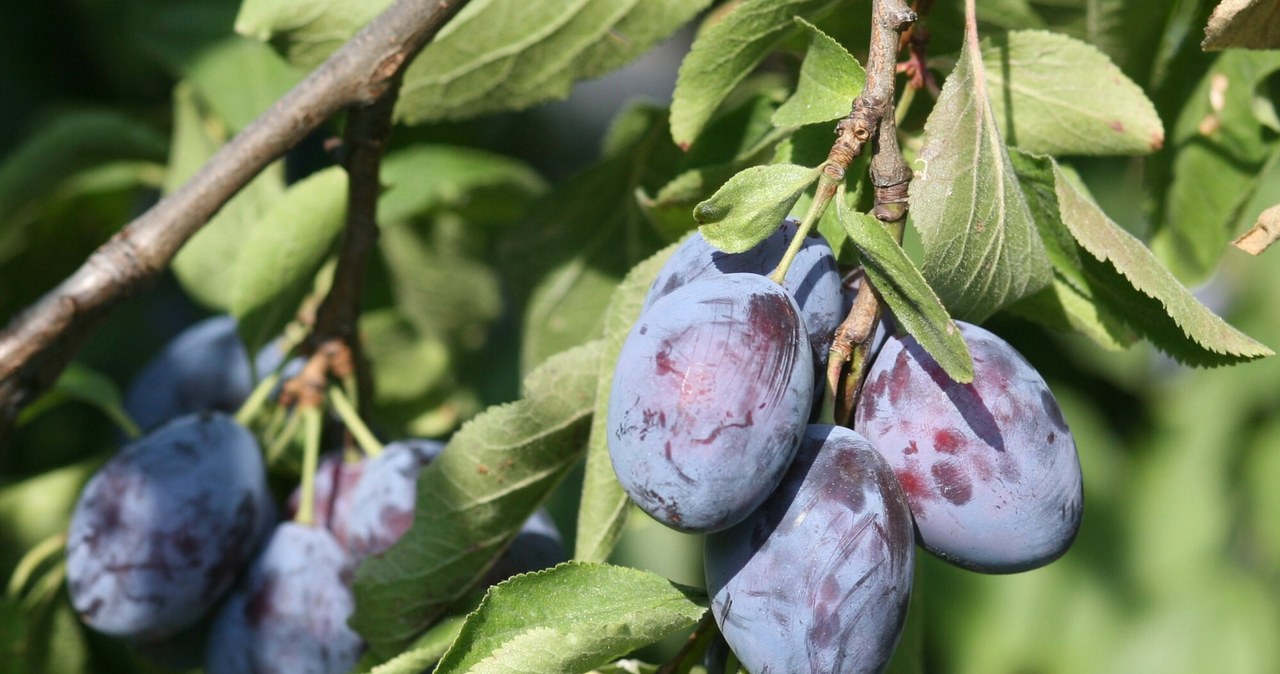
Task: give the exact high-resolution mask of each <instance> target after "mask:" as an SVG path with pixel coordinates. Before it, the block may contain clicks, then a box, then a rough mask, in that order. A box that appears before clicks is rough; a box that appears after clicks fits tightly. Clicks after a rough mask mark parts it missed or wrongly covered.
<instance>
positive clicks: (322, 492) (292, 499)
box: [285, 451, 365, 548]
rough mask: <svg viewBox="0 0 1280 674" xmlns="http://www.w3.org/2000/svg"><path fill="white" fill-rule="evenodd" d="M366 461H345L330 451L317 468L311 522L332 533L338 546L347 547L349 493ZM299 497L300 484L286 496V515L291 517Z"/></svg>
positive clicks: (358, 478)
mask: <svg viewBox="0 0 1280 674" xmlns="http://www.w3.org/2000/svg"><path fill="white" fill-rule="evenodd" d="M364 466H365V461H364V459H361V460H359V461H348V460H347V459H346V457H344V456H343V452H341V451H337V452H330V453H328V454H325V455H324V456H322V457H321V458H320V462H319V465H318V466H317V467H316V478H315V497H314V498H315V508H314V509H313V516H314V519H313V521H312V523H313V524H315V525H316V526H318V527H325V528H327V529H328V530H329V532H330V533H332V534H333V537H334V539H335V540H337V541H338V545H341V546H342V547H343V548H346V547H347V517H348V516H349V514H350V512H351V495H352V493H353V492H354V491H355V486H356V484H357V483H358V482H359V480H360V475H361V473H363V472H364ZM301 499H302V487H301V486H299V487H298V488H297V489H294V490H293V493H292V494H290V495H289V502H288V504H287V507H286V509H285V516H286V517H287V518H289V519H292V518H293V516H294V515H295V514H297V512H298V504H299V501H300V500H301Z"/></svg>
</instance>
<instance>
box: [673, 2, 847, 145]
mask: <svg viewBox="0 0 1280 674" xmlns="http://www.w3.org/2000/svg"><path fill="white" fill-rule="evenodd" d="M837 1H838V0H743V1H742V2H740V3H738V4H737V6H735V7H734V8H733V9H732V10H731V11H730V12H729V13H728V14H726V15H724V16H722V17H719V20H718V21H717V22H716V23H715V24H712V25H711V26H709V27H708V28H707V29H706V30H704V31H703V32H702V33H701V34H700V35H698V37H697V39H696V40H694V42H693V48H692V49H691V50H690V52H689V55H688V56H686V57H685V59H684V62H683V63H682V64H681V65H680V73H679V75H678V77H677V79H676V89H675V92H674V93H673V94H672V101H671V137H672V138H674V139H675V141H676V144H677V145H679V146H681V147H685V148H687V147H689V146H690V145H692V144H693V141H694V140H695V139H696V138H697V137H698V134H700V133H702V129H703V127H704V126H706V124H707V122H708V121H709V120H710V119H711V117H712V115H713V114H715V111H716V108H718V107H720V104H721V103H723V102H724V100H725V98H726V97H728V96H729V93H730V92H731V91H733V88H734V87H735V86H737V84H738V83H739V82H741V81H742V80H743V78H745V77H746V76H747V75H748V74H750V72H751V71H752V70H754V69H755V67H756V66H757V65H759V63H760V61H761V60H763V59H764V57H765V55H766V54H768V53H769V52H770V51H772V50H773V48H774V47H776V46H777V45H778V44H779V43H781V42H782V41H783V40H784V39H786V37H787V36H788V35H789V34H790V33H791V32H793V31H794V30H796V25H795V24H794V23H793V22H792V18H793V17H796V16H803V17H808V18H814V17H816V16H818V15H820V14H821V13H823V12H825V11H826V10H829V9H830V8H831V7H834V6H835V5H836V2H837Z"/></svg>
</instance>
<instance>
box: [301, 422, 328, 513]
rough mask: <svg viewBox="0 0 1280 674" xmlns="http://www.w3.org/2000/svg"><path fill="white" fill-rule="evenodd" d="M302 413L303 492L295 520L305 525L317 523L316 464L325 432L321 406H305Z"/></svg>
mask: <svg viewBox="0 0 1280 674" xmlns="http://www.w3.org/2000/svg"><path fill="white" fill-rule="evenodd" d="M300 414H301V415H302V425H303V429H302V494H301V498H299V499H298V512H297V514H295V515H294V516H293V521H294V522H297V523H298V524H301V525H303V526H308V527H309V526H311V525H312V524H315V512H316V464H318V463H319V460H320V459H319V457H320V436H321V434H322V433H323V432H324V418H323V412H322V411H321V410H320V408H319V407H304V408H303V409H302V410H301V412H300Z"/></svg>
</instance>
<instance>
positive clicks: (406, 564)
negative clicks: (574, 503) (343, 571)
mask: <svg viewBox="0 0 1280 674" xmlns="http://www.w3.org/2000/svg"><path fill="white" fill-rule="evenodd" d="M600 354H601V345H600V343H599V342H591V343H588V344H586V345H583V346H581V347H578V348H575V349H572V350H570V351H566V352H564V353H561V354H559V355H557V356H555V357H553V358H551V359H550V360H548V361H547V362H546V363H545V364H544V365H543V366H542V367H540V368H538V369H537V370H535V371H534V372H533V373H531V374H530V375H529V376H528V377H527V378H526V379H525V381H524V393H523V397H522V398H521V399H520V400H517V401H516V402H513V403H508V404H506V405H499V406H496V407H491V408H489V409H487V410H485V411H484V412H483V413H482V414H480V415H479V416H477V417H475V418H474V419H472V420H471V421H469V422H467V423H466V424H465V425H464V426H463V427H462V429H461V430H459V431H458V432H457V433H456V434H454V436H453V438H452V439H451V440H450V441H449V444H448V446H447V447H446V448H445V450H444V452H443V453H442V454H441V455H440V457H439V458H438V459H436V460H435V461H433V462H432V463H431V464H430V465H429V466H428V467H427V468H426V469H424V470H423V472H422V474H421V475H420V476H419V478H418V490H417V494H418V501H417V508H416V511H415V514H414V520H413V525H412V526H411V527H410V528H409V530H408V531H407V532H406V533H405V535H404V536H403V537H402V538H401V539H400V541H399V542H398V543H396V544H395V545H394V546H392V547H391V548H390V549H389V550H387V551H386V552H385V553H383V554H382V555H379V556H377V557H373V558H370V559H368V560H366V561H365V562H364V564H362V565H361V566H360V568H359V569H358V571H357V573H356V581H355V593H356V612H355V615H353V616H352V618H351V624H352V625H353V626H354V627H355V629H356V630H357V631H359V632H360V634H361V635H362V636H364V638H365V640H366V641H368V643H369V646H370V648H371V649H372V650H373V652H374V654H375V655H377V656H380V657H387V656H391V655H395V654H397V653H399V652H400V651H401V650H402V649H403V648H404V647H405V646H406V645H407V644H408V643H409V642H410V641H412V640H413V639H414V637H415V636H417V635H418V634H419V633H421V632H422V631H423V630H425V629H426V628H427V627H428V626H429V625H431V623H432V622H433V621H434V620H435V619H436V618H438V617H439V616H440V615H441V614H443V613H444V611H445V610H446V609H447V608H448V607H449V605H450V604H451V603H453V602H454V601H456V600H457V599H459V598H460V597H462V596H463V594H465V593H466V592H467V590H468V588H470V587H471V586H472V585H473V584H474V583H475V582H476V581H478V580H479V579H480V578H481V577H482V576H483V574H484V573H485V571H486V570H487V569H488V567H489V566H490V565H492V563H493V561H494V560H495V559H496V558H497V556H498V555H499V554H500V553H501V552H502V550H503V549H504V548H505V546H506V545H507V544H508V543H510V541H511V539H512V538H513V537H514V536H515V534H516V532H517V531H518V530H519V529H520V525H521V524H522V523H523V522H524V521H525V520H526V519H528V517H529V515H530V514H532V513H533V511H534V510H535V509H536V508H537V507H538V506H539V505H540V504H541V503H542V502H543V501H544V500H545V499H546V497H547V496H548V495H549V494H550V493H551V490H552V489H553V488H555V486H556V485H557V484H559V483H560V481H561V480H562V479H563V478H564V476H565V474H566V473H567V472H568V471H569V469H570V468H572V466H573V464H574V463H576V462H577V461H578V460H579V459H580V458H581V457H582V453H583V450H584V448H585V447H586V440H587V432H588V430H589V427H590V419H591V413H592V410H593V409H594V407H595V405H594V401H595V389H596V382H597V378H598V377H597V375H598V372H599V365H600Z"/></svg>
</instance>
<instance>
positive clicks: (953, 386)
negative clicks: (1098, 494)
mask: <svg viewBox="0 0 1280 674" xmlns="http://www.w3.org/2000/svg"><path fill="white" fill-rule="evenodd" d="M958 325H959V326H960V331H961V334H962V335H963V336H964V340H965V343H966V344H967V345H968V347H969V352H970V354H971V355H972V356H973V367H974V378H973V383H971V384H958V383H956V382H954V381H952V380H951V379H950V378H949V377H947V375H946V373H945V372H944V371H943V370H942V367H941V366H940V365H938V363H937V362H936V361H934V360H933V358H931V357H930V356H929V355H928V354H927V353H926V352H925V351H924V349H922V348H921V347H920V345H919V344H918V343H917V342H916V341H915V339H913V338H911V337H909V336H907V337H896V336H895V337H892V338H890V339H889V341H888V342H887V343H886V344H885V345H884V348H883V349H881V351H880V353H879V355H878V356H877V357H876V360H875V362H874V363H873V364H872V366H871V369H870V371H869V372H868V374H867V382H866V386H865V389H864V392H863V395H862V399H861V400H860V401H859V402H858V409H857V413H856V416H855V428H857V429H858V432H860V433H862V434H863V435H864V436H866V437H867V439H869V440H870V441H871V443H872V444H874V445H875V446H876V448H877V449H878V450H879V451H880V453H881V454H883V455H884V456H885V458H886V459H888V461H889V464H890V465H891V466H893V470H894V473H896V474H897V476H898V481H899V482H900V483H901V484H902V488H903V490H904V491H905V492H906V494H907V499H908V500H909V502H910V504H911V512H912V514H913V515H914V517H915V523H916V528H917V531H918V535H919V538H920V542H921V544H922V545H923V546H924V547H925V549H927V550H929V551H930V552H932V553H933V554H935V555H937V556H938V557H941V558H942V559H944V560H947V561H949V562H951V563H953V564H956V565H958V566H961V567H964V568H967V569H971V570H974V571H983V572H988V573H1013V572H1017V571H1024V570H1027V569H1033V568H1036V567H1039V566H1043V565H1044V564H1047V563H1049V562H1051V561H1053V560H1054V559H1057V558H1058V557H1060V556H1061V555H1062V554H1063V553H1065V552H1066V550H1067V548H1069V547H1070V545H1071V542H1072V541H1073V540H1074V539H1075V535H1076V531H1077V530H1078V529H1079V527H1080V517H1081V506H1082V503H1083V493H1082V481H1081V475H1080V460H1079V458H1078V457H1077V455H1076V447H1075V440H1074V439H1073V438H1072V436H1071V431H1070V430H1069V429H1068V428H1067V423H1066V421H1065V420H1064V419H1063V416H1062V411H1061V410H1060V409H1059V408H1058V402H1057V400H1055V399H1054V397H1053V394H1052V393H1051V392H1050V391H1049V387H1048V385H1047V384H1045V382H1044V379H1043V378H1041V377H1040V375H1039V373H1037V372H1036V370H1035V368H1033V367H1032V366H1031V364H1030V363H1028V362H1027V361H1026V360H1025V359H1023V357H1022V356H1021V355H1020V354H1019V353H1018V352H1017V351H1015V350H1014V349H1013V347H1012V346H1010V345H1009V344H1008V343H1007V342H1005V341H1004V340H1002V339H1000V338H999V337H997V336H995V335H993V334H992V333H990V332H988V331H986V330H984V329H982V328H979V327H977V326H975V325H970V324H968V323H958Z"/></svg>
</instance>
